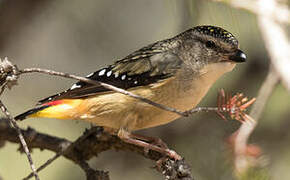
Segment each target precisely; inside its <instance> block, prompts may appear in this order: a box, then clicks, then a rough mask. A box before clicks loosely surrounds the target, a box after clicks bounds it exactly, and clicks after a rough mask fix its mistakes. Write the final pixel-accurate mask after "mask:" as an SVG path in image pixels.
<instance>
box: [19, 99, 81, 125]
mask: <svg viewBox="0 0 290 180" xmlns="http://www.w3.org/2000/svg"><path fill="white" fill-rule="evenodd" d="M80 103H82V100H80V99H63V100H56V101H51V102H48V103H44V104H42V105H40V106H37V107H35V108H33V109H30V110H28V111H26V112H24V113H22V114H19V115H18V116H16V117H15V120H24V119H26V118H29V117H44V118H56V119H71V118H72V114H74V113H73V112H77V109H78V106H79V105H80Z"/></svg>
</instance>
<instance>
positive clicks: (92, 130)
mask: <svg viewBox="0 0 290 180" xmlns="http://www.w3.org/2000/svg"><path fill="white" fill-rule="evenodd" d="M97 130H98V128H91V129H89V130H88V131H86V132H85V133H84V134H83V135H82V136H81V137H79V138H78V139H77V140H76V141H75V142H74V143H71V144H70V145H69V146H66V147H64V148H63V149H62V150H61V151H59V152H57V153H56V154H55V155H54V156H53V157H52V158H50V159H48V160H47V161H46V162H45V163H43V164H42V165H41V166H39V168H37V170H36V171H37V172H39V171H41V170H43V169H44V168H46V167H47V166H48V165H50V164H51V163H52V162H53V161H55V160H56V159H57V158H59V157H60V156H62V155H63V154H64V153H65V152H66V151H67V150H68V149H72V148H74V147H76V146H77V145H79V143H80V142H82V141H83V140H85V139H86V138H87V137H88V136H90V135H92V134H93V133H95V132H96V131H97ZM32 176H33V174H32V173H30V174H29V175H28V176H27V177H25V178H23V180H28V179H30V178H31V177H32Z"/></svg>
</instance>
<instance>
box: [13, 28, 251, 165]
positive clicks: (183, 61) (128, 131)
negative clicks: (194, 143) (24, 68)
mask: <svg viewBox="0 0 290 180" xmlns="http://www.w3.org/2000/svg"><path fill="white" fill-rule="evenodd" d="M246 59H247V58H246V54H245V53H244V52H243V51H242V50H240V49H239V43H238V40H237V39H236V38H235V36H234V35H233V34H232V33H230V32H228V31H227V30H225V29H223V28H221V27H218V26H212V25H199V26H196V27H193V28H190V29H188V30H186V31H184V32H182V33H180V34H178V35H176V36H174V37H171V38H169V39H165V40H161V41H157V42H155V43H152V44H150V45H147V46H145V47H143V48H141V49H139V50H137V51H135V52H133V53H131V54H129V55H128V56H126V57H125V58H123V59H120V60H117V61H115V62H114V63H113V64H111V65H108V66H106V67H104V68H101V69H99V70H97V71H96V72H94V73H91V74H89V75H87V76H86V78H88V79H91V80H95V81H99V82H103V83H107V84H110V85H113V86H115V87H118V88H122V89H125V90H127V91H129V92H131V93H134V94H136V95H139V96H142V97H144V98H147V99H149V100H151V101H154V102H156V103H159V104H162V105H165V106H168V107H173V108H176V109H178V110H180V111H185V110H188V109H191V108H194V107H196V106H197V105H198V103H199V102H200V101H201V100H202V98H203V97H204V96H205V95H206V94H207V92H208V90H209V89H210V87H211V86H212V85H213V84H214V83H215V82H216V81H217V80H218V79H219V78H220V77H221V76H222V75H224V74H225V73H227V72H230V71H232V70H233V69H234V68H235V66H236V64H238V63H242V62H245V61H246ZM39 117H41V118H55V119H62V120H66V119H71V120H83V121H87V122H90V123H93V124H95V125H97V126H103V127H105V128H108V129H111V130H112V132H111V133H113V134H116V135H117V136H118V137H119V138H120V139H121V140H123V141H124V142H127V143H130V144H135V145H137V146H141V147H143V148H144V149H147V150H148V149H150V150H155V151H158V152H160V153H162V154H164V155H165V156H168V157H169V158H172V159H176V160H179V159H181V157H180V156H179V155H178V154H177V153H176V152H175V151H173V150H171V149H169V148H168V147H167V145H166V144H165V143H164V142H163V141H162V140H161V139H159V138H153V137H145V136H142V135H137V134H134V133H133V132H134V131H137V130H140V129H146V128H152V127H155V126H160V125H163V124H167V123H170V122H172V121H174V120H175V119H178V117H179V115H177V114H175V113H171V112H167V111H164V110H162V109H159V108H157V107H155V106H152V105H150V104H147V103H145V102H142V101H140V100H138V99H134V98H132V97H129V96H127V95H124V94H121V93H118V92H115V91H112V90H110V89H107V88H105V87H103V86H101V85H94V84H89V83H86V82H83V81H79V82H76V83H75V84H73V85H72V86H71V88H69V89H67V90H66V91H63V92H61V93H58V94H55V95H52V96H49V97H47V98H45V99H42V100H40V101H39V102H38V105H36V106H35V107H34V108H32V109H30V110H28V111H26V112H24V113H22V114H20V115H18V116H16V117H15V119H16V120H24V119H26V118H39Z"/></svg>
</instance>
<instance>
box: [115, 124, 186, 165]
mask: <svg viewBox="0 0 290 180" xmlns="http://www.w3.org/2000/svg"><path fill="white" fill-rule="evenodd" d="M118 137H119V138H120V139H122V140H123V141H124V142H127V143H129V144H134V145H137V146H140V147H143V148H144V151H145V154H148V152H149V150H153V151H157V152H159V153H161V154H163V155H165V156H168V157H169V158H171V159H174V160H181V159H182V158H181V156H180V155H179V154H177V153H176V152H175V151H173V150H171V149H169V148H168V147H167V145H166V144H165V143H164V142H163V141H162V140H161V139H160V138H154V137H146V136H142V135H136V134H131V133H130V132H128V131H125V130H123V129H120V130H119V132H118ZM150 142H152V143H150ZM161 159H163V158H161Z"/></svg>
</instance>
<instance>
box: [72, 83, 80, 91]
mask: <svg viewBox="0 0 290 180" xmlns="http://www.w3.org/2000/svg"><path fill="white" fill-rule="evenodd" d="M80 87H81V85H78V84H74V85H73V86H72V87H71V88H70V90H73V89H76V88H80Z"/></svg>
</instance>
